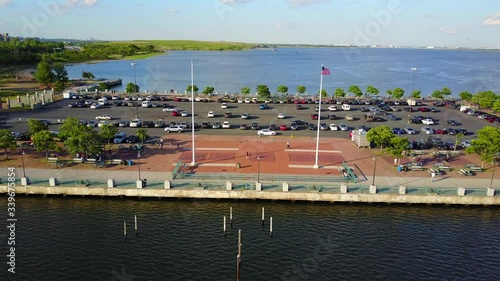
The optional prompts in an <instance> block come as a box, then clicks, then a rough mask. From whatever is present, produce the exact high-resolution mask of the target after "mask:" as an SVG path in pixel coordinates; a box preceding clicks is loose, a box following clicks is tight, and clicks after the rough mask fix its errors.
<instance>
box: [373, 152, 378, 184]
mask: <svg viewBox="0 0 500 281" xmlns="http://www.w3.org/2000/svg"><path fill="white" fill-rule="evenodd" d="M372 160H373V161H374V162H373V180H372V185H375V173H376V172H377V156H373V159H372Z"/></svg>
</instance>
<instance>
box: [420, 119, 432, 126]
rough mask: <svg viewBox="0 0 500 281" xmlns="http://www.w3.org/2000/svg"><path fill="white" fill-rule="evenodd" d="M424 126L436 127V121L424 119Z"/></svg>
mask: <svg viewBox="0 0 500 281" xmlns="http://www.w3.org/2000/svg"><path fill="white" fill-rule="evenodd" d="M422 124H424V125H434V120H432V119H423V120H422Z"/></svg>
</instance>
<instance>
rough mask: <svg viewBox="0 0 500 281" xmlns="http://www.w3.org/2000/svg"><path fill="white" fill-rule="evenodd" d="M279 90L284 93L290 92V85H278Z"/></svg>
mask: <svg viewBox="0 0 500 281" xmlns="http://www.w3.org/2000/svg"><path fill="white" fill-rule="evenodd" d="M277 92H278V93H280V94H282V95H284V94H286V93H288V87H287V86H285V85H280V86H278V89H277Z"/></svg>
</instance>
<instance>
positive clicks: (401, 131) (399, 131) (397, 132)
mask: <svg viewBox="0 0 500 281" xmlns="http://www.w3.org/2000/svg"><path fill="white" fill-rule="evenodd" d="M392 132H393V133H394V134H396V135H403V134H405V131H404V130H403V129H401V128H394V129H392Z"/></svg>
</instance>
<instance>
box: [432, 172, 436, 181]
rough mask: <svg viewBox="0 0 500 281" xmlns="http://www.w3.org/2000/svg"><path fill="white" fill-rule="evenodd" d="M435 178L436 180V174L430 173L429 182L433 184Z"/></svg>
mask: <svg viewBox="0 0 500 281" xmlns="http://www.w3.org/2000/svg"><path fill="white" fill-rule="evenodd" d="M435 178H436V173H434V172H432V173H431V180H432V182H434V180H435Z"/></svg>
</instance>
